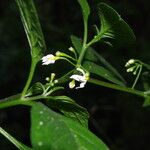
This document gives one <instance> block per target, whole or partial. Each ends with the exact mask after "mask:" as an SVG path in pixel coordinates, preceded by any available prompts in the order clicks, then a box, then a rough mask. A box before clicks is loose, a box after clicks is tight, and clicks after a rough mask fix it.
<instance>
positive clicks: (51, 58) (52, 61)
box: [42, 54, 58, 65]
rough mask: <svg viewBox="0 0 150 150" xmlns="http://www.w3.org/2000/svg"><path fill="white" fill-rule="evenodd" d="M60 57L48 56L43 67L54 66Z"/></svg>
mask: <svg viewBox="0 0 150 150" xmlns="http://www.w3.org/2000/svg"><path fill="white" fill-rule="evenodd" d="M57 59H58V57H56V56H54V55H52V54H48V55H46V56H44V57H43V58H42V65H49V64H54V63H55V61H56V60H57Z"/></svg>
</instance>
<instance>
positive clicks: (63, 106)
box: [48, 96, 89, 128]
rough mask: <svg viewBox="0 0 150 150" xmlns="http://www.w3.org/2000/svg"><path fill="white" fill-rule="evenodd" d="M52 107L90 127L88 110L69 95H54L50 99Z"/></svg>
mask: <svg viewBox="0 0 150 150" xmlns="http://www.w3.org/2000/svg"><path fill="white" fill-rule="evenodd" d="M48 102H49V103H48V104H49V106H50V107H51V108H53V107H54V108H55V109H58V110H59V111H60V112H62V113H63V114H64V115H65V116H66V117H68V118H71V119H73V120H74V121H76V122H78V123H79V124H81V125H82V126H83V127H86V128H88V119H89V114H88V112H87V110H86V109H85V108H83V107H81V106H80V105H78V104H77V103H76V102H75V101H74V100H73V99H71V98H70V97H67V96H53V97H51V98H50V99H49V101H48Z"/></svg>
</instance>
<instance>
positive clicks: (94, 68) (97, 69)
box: [83, 61, 125, 86]
mask: <svg viewBox="0 0 150 150" xmlns="http://www.w3.org/2000/svg"><path fill="white" fill-rule="evenodd" d="M83 67H84V68H85V69H86V70H87V71H89V72H90V73H93V74H95V75H98V76H100V77H102V78H104V79H107V80H109V81H111V82H113V83H115V84H118V85H121V86H125V85H124V83H123V82H121V81H120V80H118V79H117V78H116V77H114V75H113V74H112V73H111V72H110V71H109V70H107V69H105V68H104V67H102V66H98V65H97V64H95V63H93V62H90V61H84V63H83Z"/></svg>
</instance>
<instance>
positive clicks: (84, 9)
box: [78, 0, 90, 22]
mask: <svg viewBox="0 0 150 150" xmlns="http://www.w3.org/2000/svg"><path fill="white" fill-rule="evenodd" d="M78 2H79V4H80V6H81V8H82V14H83V18H84V20H85V21H86V22H87V20H88V17H89V15H90V7H89V4H88V3H87V1H86V0H78Z"/></svg>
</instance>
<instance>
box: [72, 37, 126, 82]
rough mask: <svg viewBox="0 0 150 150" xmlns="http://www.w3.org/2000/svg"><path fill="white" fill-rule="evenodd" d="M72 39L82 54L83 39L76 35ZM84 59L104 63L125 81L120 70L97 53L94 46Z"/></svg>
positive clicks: (89, 49)
mask: <svg viewBox="0 0 150 150" xmlns="http://www.w3.org/2000/svg"><path fill="white" fill-rule="evenodd" d="M71 41H72V44H73V46H74V47H75V49H76V51H77V53H78V54H80V52H81V49H82V41H81V39H79V38H78V37H76V36H73V35H72V36H71ZM84 57H85V58H84V60H88V61H92V62H95V63H97V64H103V65H104V66H105V67H106V68H107V69H108V70H109V71H110V72H111V73H113V74H114V75H115V76H116V77H118V78H119V79H120V80H121V81H122V82H124V83H125V80H124V79H123V77H122V76H121V75H120V74H119V72H118V71H117V70H116V69H115V68H114V67H113V66H112V65H111V64H110V63H109V62H107V61H106V60H105V58H104V57H102V56H101V55H100V54H99V53H97V52H96V51H95V50H94V49H93V48H92V47H89V48H88V49H87V51H86V54H85V56H84Z"/></svg>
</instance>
